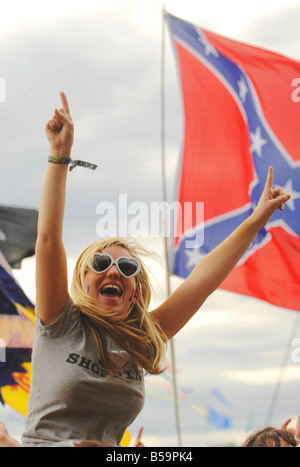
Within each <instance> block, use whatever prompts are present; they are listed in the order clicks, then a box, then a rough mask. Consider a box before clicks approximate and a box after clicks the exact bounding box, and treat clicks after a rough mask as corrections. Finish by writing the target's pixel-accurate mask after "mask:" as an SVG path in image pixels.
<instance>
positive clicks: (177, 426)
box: [161, 5, 182, 447]
mask: <svg viewBox="0 0 300 467" xmlns="http://www.w3.org/2000/svg"><path fill="white" fill-rule="evenodd" d="M165 14H166V9H165V5H163V6H162V41H161V170H162V190H163V201H164V202H166V201H167V187H166V164H165V95H164V90H165ZM166 227H167V226H166V216H165V215H164V235H163V238H164V250H165V262H166V283H167V295H168V297H169V296H170V293H171V286H170V271H169V258H168V240H167V236H166V232H167V228H166ZM170 347H171V360H172V370H173V371H172V382H173V393H174V410H175V423H176V431H177V438H178V445H179V447H181V446H182V444H181V429H180V420H179V410H178V391H177V380H176V364H175V348H174V339H171V340H170Z"/></svg>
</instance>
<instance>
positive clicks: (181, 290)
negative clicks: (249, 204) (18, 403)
mask: <svg viewBox="0 0 300 467" xmlns="http://www.w3.org/2000/svg"><path fill="white" fill-rule="evenodd" d="M60 97H61V102H62V107H61V109H59V110H58V109H56V110H55V113H54V115H53V117H52V118H51V119H50V120H49V122H48V123H47V125H46V134H47V137H48V140H49V142H50V158H49V164H48V167H47V171H46V176H45V181H44V186H43V191H42V196H41V203H40V211H39V222H38V238H37V242H36V328H37V334H36V340H35V344H34V350H33V361H32V370H33V374H32V383H31V392H30V398H29V404H28V416H27V423H26V429H25V432H24V434H23V438H22V442H23V445H24V446H49V445H50V446H59V445H61V444H64V443H65V445H66V443H68V442H70V443H76V442H78V441H79V440H95V439H96V440H99V441H101V442H103V443H109V444H111V445H113V446H118V445H119V443H120V441H121V439H122V436H123V433H124V431H125V429H126V428H127V427H128V426H129V425H130V423H131V422H132V421H133V420H134V418H135V417H136V416H137V415H138V413H139V412H140V410H141V409H142V407H143V403H144V381H143V378H144V372H148V373H152V374H157V373H160V372H161V371H162V370H163V361H164V354H165V346H166V343H167V341H168V340H169V339H170V338H171V337H173V336H174V335H175V334H176V333H177V332H178V331H180V329H181V328H182V327H183V326H184V325H185V324H186V323H187V321H188V320H189V319H190V318H191V317H192V316H193V315H194V313H195V312H196V311H197V310H198V309H199V307H201V305H202V304H203V302H204V301H205V300H206V298H207V297H208V296H209V295H210V294H211V293H212V292H213V291H214V290H215V289H216V288H217V287H218V286H219V285H220V284H221V283H222V281H223V280H224V279H225V278H226V276H227V275H228V274H229V272H230V271H231V270H232V268H233V267H234V266H235V265H236V263H237V262H238V261H239V259H240V258H241V256H242V255H243V253H244V252H245V251H246V249H247V248H248V246H249V245H250V244H251V242H252V241H253V239H254V237H255V236H256V234H257V233H258V231H259V230H260V229H261V228H262V227H263V226H264V225H265V224H266V223H267V221H268V219H269V218H270V216H271V215H272V213H273V212H274V211H275V210H276V209H282V208H283V205H284V203H285V202H286V201H287V200H288V199H289V195H286V194H284V193H283V191H282V190H281V189H276V190H274V189H273V188H272V181H273V169H272V168H270V169H269V175H268V179H267V182H266V186H265V190H264V192H263V194H262V197H261V199H260V202H259V204H258V206H257V208H256V209H255V211H254V212H253V214H252V215H251V216H250V217H249V218H248V219H247V220H246V221H245V222H244V223H243V224H241V225H240V226H239V227H238V228H237V229H236V230H235V231H234V232H233V233H232V234H231V235H230V236H229V237H228V238H227V239H226V240H225V241H224V242H223V243H222V244H220V245H219V246H218V247H217V248H216V249H215V250H214V251H212V252H211V253H210V254H209V255H207V256H206V257H205V258H204V259H203V260H202V261H201V262H200V263H199V264H198V265H197V266H196V267H195V269H194V270H193V272H192V273H191V275H190V276H189V277H188V278H187V279H186V280H185V281H184V282H183V283H182V285H181V286H180V287H178V288H177V290H175V291H174V293H173V294H172V295H171V296H170V297H169V298H168V299H167V300H166V301H165V302H164V303H162V305H160V306H159V307H158V308H156V309H155V310H153V311H151V312H150V311H149V302H150V291H151V288H150V282H149V279H148V276H147V273H146V270H145V267H144V266H143V263H142V260H141V254H143V253H145V252H144V251H142V250H141V248H140V247H138V246H137V245H135V244H132V243H128V242H125V240H122V239H120V238H117V239H106V240H103V241H99V242H97V243H95V244H93V245H91V246H89V247H88V248H87V249H86V250H85V251H84V252H83V253H82V254H81V255H80V257H79V259H78V261H77V264H76V267H75V271H74V277H73V282H72V288H71V296H70V295H69V292H68V287H67V283H68V282H67V261H66V254H65V250H64V245H63V242H62V229H63V217H64V208H65V188H66V178H67V170H68V162H70V157H71V148H72V144H73V135H74V129H73V122H72V118H71V114H70V110H69V105H68V102H67V98H66V96H65V94H63V93H61V95H60ZM71 297H72V298H71Z"/></svg>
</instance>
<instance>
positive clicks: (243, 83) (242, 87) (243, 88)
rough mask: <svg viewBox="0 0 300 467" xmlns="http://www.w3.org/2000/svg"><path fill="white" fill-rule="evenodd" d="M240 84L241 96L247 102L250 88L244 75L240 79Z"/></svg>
mask: <svg viewBox="0 0 300 467" xmlns="http://www.w3.org/2000/svg"><path fill="white" fill-rule="evenodd" d="M238 86H239V96H240V99H241V101H242V102H245V100H246V95H247V93H248V88H247V85H246V81H245V78H244V76H241V79H240V80H239V81H238Z"/></svg>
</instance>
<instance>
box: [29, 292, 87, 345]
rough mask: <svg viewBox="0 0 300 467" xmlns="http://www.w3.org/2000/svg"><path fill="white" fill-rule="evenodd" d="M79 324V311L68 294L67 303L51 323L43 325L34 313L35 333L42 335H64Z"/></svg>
mask: <svg viewBox="0 0 300 467" xmlns="http://www.w3.org/2000/svg"><path fill="white" fill-rule="evenodd" d="M79 326H81V313H80V310H79V309H78V308H77V307H76V306H75V304H74V302H73V300H72V298H71V297H70V296H68V300H67V303H66V304H65V306H64V307H63V309H62V311H61V313H60V315H59V317H58V318H57V319H56V320H55V321H54V322H53V323H51V324H47V325H45V324H43V323H42V321H41V319H40V318H39V317H38V316H37V315H36V332H37V335H41V336H44V337H59V336H62V335H66V334H68V333H71V332H72V331H73V330H74V329H76V328H78V327H79Z"/></svg>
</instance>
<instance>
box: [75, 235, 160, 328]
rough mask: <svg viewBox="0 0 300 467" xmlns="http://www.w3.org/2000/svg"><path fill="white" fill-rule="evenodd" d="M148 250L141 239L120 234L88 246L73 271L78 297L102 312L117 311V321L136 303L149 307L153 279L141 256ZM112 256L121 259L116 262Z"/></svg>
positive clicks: (111, 314)
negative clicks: (133, 239) (138, 242)
mask: <svg viewBox="0 0 300 467" xmlns="http://www.w3.org/2000/svg"><path fill="white" fill-rule="evenodd" d="M144 254H148V252H147V251H146V250H145V249H144V248H142V247H141V246H140V245H138V244H137V243H133V242H129V241H126V240H124V239H122V238H118V237H117V238H112V239H109V238H107V239H104V240H100V241H98V242H95V243H93V244H92V245H90V246H89V247H87V248H86V249H85V250H84V251H83V252H82V253H81V255H80V256H79V258H78V260H77V263H76V265H75V269H74V273H73V281H72V288H71V293H72V296H73V299H74V301H78V299H79V301H80V302H82V301H84V300H87V301H88V302H89V303H90V304H93V305H95V306H96V307H98V308H99V313H102V312H104V313H105V312H106V313H107V314H110V316H111V317H112V316H113V315H115V317H116V321H118V317H119V318H121V319H124V317H126V315H127V314H128V311H129V310H131V309H132V308H133V307H134V306H135V305H138V307H139V308H140V311H141V312H145V311H148V307H149V303H150V298H151V283H150V280H149V276H148V274H147V271H146V268H145V266H144V264H143V262H142V260H141V255H144ZM111 258H112V260H115V261H117V260H119V261H118V262H117V264H116V263H114V262H113V261H111ZM122 258H124V259H122ZM126 258H128V263H127V264H126ZM130 262H132V265H130ZM135 268H136V269H135ZM128 276H129V277H128ZM110 286H111V287H110ZM100 310H101V311H100Z"/></svg>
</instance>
